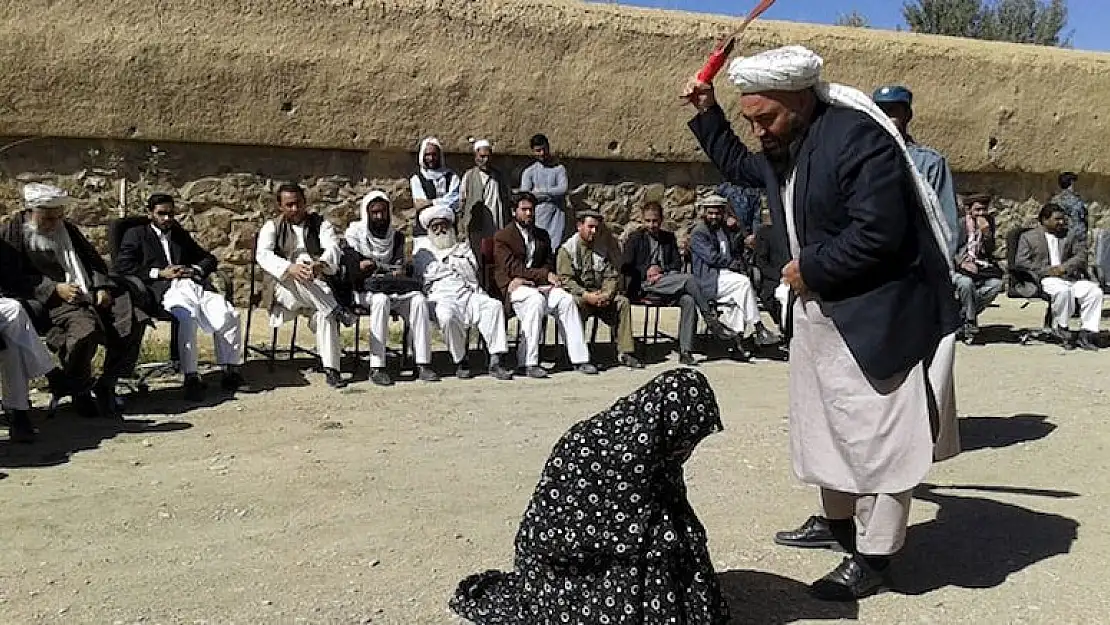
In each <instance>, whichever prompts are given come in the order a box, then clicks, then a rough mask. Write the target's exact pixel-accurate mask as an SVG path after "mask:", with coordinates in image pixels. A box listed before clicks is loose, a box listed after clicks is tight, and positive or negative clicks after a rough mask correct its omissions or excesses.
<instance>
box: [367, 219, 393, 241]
mask: <svg viewBox="0 0 1110 625" xmlns="http://www.w3.org/2000/svg"><path fill="white" fill-rule="evenodd" d="M387 232H389V222H388V221H383V222H380V223H379V222H376V221H371V222H370V234H372V235H374V236H376V237H378V238H379V239H380V238H382V237H384V236H385V234H386V233H387Z"/></svg>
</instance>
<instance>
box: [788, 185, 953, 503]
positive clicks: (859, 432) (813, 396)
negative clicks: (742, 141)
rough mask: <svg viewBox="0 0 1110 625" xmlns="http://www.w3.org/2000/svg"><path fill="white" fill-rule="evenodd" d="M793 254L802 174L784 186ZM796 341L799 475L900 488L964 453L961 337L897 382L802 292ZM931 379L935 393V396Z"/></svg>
mask: <svg viewBox="0 0 1110 625" xmlns="http://www.w3.org/2000/svg"><path fill="white" fill-rule="evenodd" d="M782 197H783V206H784V208H785V211H786V225H787V232H788V235H789V238H790V251H791V255H792V256H793V257H794V258H795V259H797V258H798V257H799V255H800V249H801V247H800V244H799V240H798V236H797V232H796V228H795V223H794V174H793V173H792V174H791V175H790V177H789V179H788V181H787V184H786V186H785V187H784V188H783V194H782ZM793 320H794V335H793V338H792V339H791V342H790V449H791V456H792V460H793V466H794V473H795V475H796V476H797V477H798V479H799V480H801V481H803V482H806V483H808V484H814V485H817V486H820V487H822V488H827V489H831V490H836V491H840V492H845V493H855V494H879V493H900V492H903V491H907V490H910V489H912V488H913V487H915V486H917V485H918V484H920V483H921V481H922V480H923V479H924V478H925V475H926V474H927V473H928V471H929V467H930V465H931V464H932V462H933V457H934V438H933V428H934V426H933V425H931V423H932V422H931V419H930V412H931V410H930V406H931V405H932V406H936V404H937V401H936V398H940V400H941V401H940V402H939V403H940V406H939V408H934V409H933V410H932V413H933V415H934V417H933V418H934V419H936V420H937V425H936V426H935V427H936V428H937V429H938V430H939V432H938V436H937V441H936V443H937V450H936V451H937V454H938V457H941V458H943V457H948V456H949V455H954V454H955V450H958V444H959V440H958V435H957V434H956V432H955V427H954V426H955V425H956V423H955V418H956V403H955V393H954V387H953V385H952V364H953V361H954V353H955V352H954V337H952V336H949V337H945V339H944V341H942V343H941V347H940V348H939V349H938V352H937V354H936V356H935V357H934V358H933V360H932V363H931V366H930V370H929V371H928V372H927V371H926V368H925V365H924V364H923V363H918V364H917V365H916V366H914V367H913V368H911V369H910V370H909V371H907V372H904V373H902V374H900V375H898V376H895V377H894V378H892V379H889V380H875V379H873V378H870V377H868V376H867V374H865V373H864V372H863V370H862V369H860V366H859V364H858V363H857V362H856V359H855V357H854V356H853V355H852V353H851V352H850V351H849V349H848V345H847V344H846V343H845V342H844V338H843V336H841V334H840V332H839V331H838V330H837V328H836V326H835V325H834V324H833V322H832V319H830V318H829V317H828V316H826V315H825V314H824V312H823V311H822V309H821V301H820V299H819V298H817V297H816V296H813V295H810V296H807V297H799V298H798V299H797V300H796V301H795V303H794V308H793ZM930 382H931V386H932V388H933V389H935V390H936V392H935V393H931V392H930Z"/></svg>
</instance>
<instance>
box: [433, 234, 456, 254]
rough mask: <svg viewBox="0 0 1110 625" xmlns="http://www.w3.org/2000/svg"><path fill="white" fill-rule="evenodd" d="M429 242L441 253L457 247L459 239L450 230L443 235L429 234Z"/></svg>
mask: <svg viewBox="0 0 1110 625" xmlns="http://www.w3.org/2000/svg"><path fill="white" fill-rule="evenodd" d="M428 241H430V242H431V244H432V247H434V248H436V249H437V250H439V251H441V252H443V251H446V250H449V249H451V248H453V247H455V245H456V244H458V239H457V238H456V237H455V233H454V232H451V231H450V230H448V231H447V232H445V233H443V234H429V235H428Z"/></svg>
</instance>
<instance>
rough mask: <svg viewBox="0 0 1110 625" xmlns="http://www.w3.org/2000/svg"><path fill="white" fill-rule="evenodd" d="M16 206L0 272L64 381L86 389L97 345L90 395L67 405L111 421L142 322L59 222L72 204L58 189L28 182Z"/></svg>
mask: <svg viewBox="0 0 1110 625" xmlns="http://www.w3.org/2000/svg"><path fill="white" fill-rule="evenodd" d="M23 201H24V205H25V206H26V210H23V211H20V212H18V213H15V214H13V215H12V216H11V218H10V219H9V220H8V221H7V224H6V227H5V228H4V229H3V233H2V236H3V238H4V240H6V241H7V242H8V244H10V245H11V247H12V248H14V250H15V254H13V255H12V261H11V262H5V263H4V266H3V271H4V272H5V273H7V272H12V273H14V274H18V275H22V276H24V278H25V279H26V280H27V281H29V283H30V285H31V297H30V298H29V299H30V300H31V301H33V302H34V308H35V309H36V314H35V315H34V317H35V318H36V320H35V323H36V325H40V327H48V328H49V330H47V332H46V334H45V339H46V344H47V345H48V346H49V347H50V349H51V350H52V351H54V352H55V353H57V354H58V359H59V360H60V361H61V363H62V369H63V371H64V372H65V375H66V377H67V378H69V379H70V380H73V381H76V382H78V383H79V385H80V386H81V387H82V388H87V387H88V386H89V385H90V384H89V383H91V381H92V380H93V357H94V356H95V355H96V351H97V349H98V348H99V347H100V346H103V347H104V350H105V354H104V365H103V367H101V373H100V375H99V376H98V377H96V378H95V379H96V382H95V385H93V389H92V392H91V393H78V394H76V395H75V396H74V398H73V399H74V407H75V408H76V409H77V411H78V412H79V413H80V414H82V415H84V416H101V417H108V418H113V419H119V418H120V412H119V404H118V403H117V402H116V395H115V388H116V383H117V382H118V381H119V379H120V378H121V377H123V376H126V375H130V374H131V372H132V371H133V370H134V368H135V363H136V361H137V360H138V358H139V349H140V346H141V345H142V340H143V333H144V330H145V326H146V323H147V322H148V321H149V318H148V317H147V316H146V315H145V314H144V313H142V311H140V310H139V309H138V308H137V307H136V306H134V305H132V297H131V292H130V291H129V290H128V284H127V281H126V280H125V279H117V277H116V276H113V275H111V274H110V272H109V270H108V265H107V263H105V262H104V258H103V257H102V256H101V255H100V252H98V251H97V250H96V248H95V247H93V244H92V243H91V242H90V241H89V240H88V239H87V238H86V237H85V235H84V234H82V232H81V230H80V228H78V227H77V226H76V225H74V224H73V223H70V222H69V221H68V220H67V219H66V214H65V209H66V207H67V206H69V205H71V203H72V199H71V198H70V197H69V196H68V195H67V194H66V192H65V191H63V190H61V189H59V188H58V187H55V186H53V185H47V184H40V183H34V182H33V183H30V184H28V185H26V186H25V187H24V188H23ZM9 265H10V266H9ZM137 288H141V285H137ZM40 312H41V314H38V313H40Z"/></svg>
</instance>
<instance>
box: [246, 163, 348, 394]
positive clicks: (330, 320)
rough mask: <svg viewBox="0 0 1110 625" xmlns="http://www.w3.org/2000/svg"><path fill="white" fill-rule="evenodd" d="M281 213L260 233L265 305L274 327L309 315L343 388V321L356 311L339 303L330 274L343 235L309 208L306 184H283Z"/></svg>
mask: <svg viewBox="0 0 1110 625" xmlns="http://www.w3.org/2000/svg"><path fill="white" fill-rule="evenodd" d="M276 197H277V205H278V212H279V215H278V218H277V219H271V220H269V221H267V222H266V224H265V225H263V226H262V230H260V231H259V233H258V244H257V246H256V248H255V252H254V253H255V259H256V260H257V262H258V265H259V267H261V268H262V270H263V271H265V272H266V274H267V276H268V278H269V279H268V280H267V282H268V284H266V285H264V287H263V306H264V307H265V308H267V309H268V310H269V311H270V325H271V327H274V328H276V327H278V326H280V325H281V324H282V323H284V322H286V321H289V320H291V319H293V318H294V316H295V315H296V314H297V313H301V312H303V313H304V314H307V315H309V326H310V327H311V328H312V329H313V330H315V332H316V349H317V351H318V352H320V361H321V364H323V367H324V376H325V379H326V380H327V383H328V386H330V387H332V388H343V387H345V386H347V382H346V380H344V379H343V377H342V376H341V375H340V373H339V366H340V353H339V324H340V323H342V324H343V325H345V326H351V325H354V317H352V316H351V313H350V312H349V311H347V310H346V309H344V308H343V307H342V306H340V305H339V302H337V301H336V299H335V295H334V294H333V293H332V290H331V287H330V286H328V284H327V282H326V281H325V278H327V277H328V276H332V275H335V273H336V272H337V271H338V269H339V239H338V238H337V237H336V236H335V227H334V226H332V224H331V222H330V221H328V220H327V219H324V216H323V215H321V214H320V213H317V212H315V211H309V210H308V202H307V200H306V198H305V194H304V189H302V188H301V187H300V186H299V185H295V184H283V185H281V186H279V187H278V190H277V196H276Z"/></svg>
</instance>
